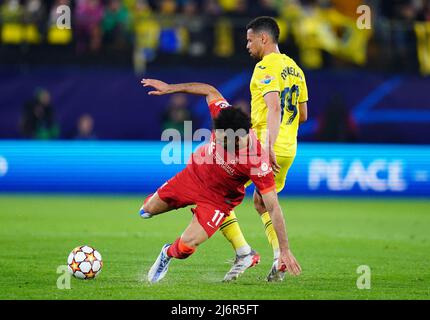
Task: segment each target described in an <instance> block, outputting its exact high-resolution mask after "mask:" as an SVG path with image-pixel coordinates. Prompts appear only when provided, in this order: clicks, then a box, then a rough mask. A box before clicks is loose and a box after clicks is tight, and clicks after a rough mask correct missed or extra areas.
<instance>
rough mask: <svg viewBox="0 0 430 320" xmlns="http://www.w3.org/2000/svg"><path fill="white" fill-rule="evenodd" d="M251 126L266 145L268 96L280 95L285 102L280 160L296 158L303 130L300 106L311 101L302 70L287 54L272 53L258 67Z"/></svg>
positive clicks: (277, 148)
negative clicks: (300, 121)
mask: <svg viewBox="0 0 430 320" xmlns="http://www.w3.org/2000/svg"><path fill="white" fill-rule="evenodd" d="M250 90H251V122H252V128H253V129H254V131H255V133H256V134H257V137H258V139H259V140H260V142H261V143H262V144H263V145H264V144H265V141H266V135H267V112H268V108H267V106H266V103H265V102H264V95H266V94H267V93H269V92H278V93H279V96H280V99H281V125H280V128H279V135H278V138H277V139H276V141H275V146H274V151H275V153H276V155H277V156H284V157H294V156H295V155H296V150H297V132H298V129H299V116H300V110H299V104H300V103H304V102H307V101H308V89H307V87H306V80H305V75H304V73H303V71H302V69H300V68H299V66H298V65H297V64H296V63H295V62H294V60H293V59H291V58H290V57H288V56H287V55H285V54H281V53H270V54H268V55H266V56H265V57H264V58H263V59H262V60H261V61H260V62H258V63H257V64H256V66H255V69H254V73H253V75H252V78H251V83H250Z"/></svg>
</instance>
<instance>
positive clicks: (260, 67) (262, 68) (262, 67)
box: [257, 66, 266, 70]
mask: <svg viewBox="0 0 430 320" xmlns="http://www.w3.org/2000/svg"><path fill="white" fill-rule="evenodd" d="M257 68H259V69H261V70H264V69H266V67H264V66H258V67H257Z"/></svg>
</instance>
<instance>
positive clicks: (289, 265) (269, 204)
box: [262, 190, 302, 276]
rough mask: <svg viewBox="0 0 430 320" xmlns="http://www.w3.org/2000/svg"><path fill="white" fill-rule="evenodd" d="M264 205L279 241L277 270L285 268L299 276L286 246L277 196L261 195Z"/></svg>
mask: <svg viewBox="0 0 430 320" xmlns="http://www.w3.org/2000/svg"><path fill="white" fill-rule="evenodd" d="M262 197H263V201H264V205H265V206H266V209H267V211H268V212H269V215H270V218H271V219H272V224H273V228H274V229H275V232H276V235H277V236H278V241H279V250H280V254H279V266H278V268H279V269H283V268H285V269H286V270H287V271H288V272H289V273H290V274H292V275H295V276H297V275H299V274H300V273H301V271H302V269H301V267H300V264H299V263H298V262H297V260H296V258H295V257H294V255H293V253H292V252H291V250H290V248H289V245H288V238H287V230H286V227H285V221H284V215H283V214H282V209H281V206H280V205H279V201H278V195H277V193H276V191H275V190H273V191H270V192H268V193H266V194H263V195H262Z"/></svg>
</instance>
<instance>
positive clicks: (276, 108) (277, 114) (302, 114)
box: [220, 17, 308, 281]
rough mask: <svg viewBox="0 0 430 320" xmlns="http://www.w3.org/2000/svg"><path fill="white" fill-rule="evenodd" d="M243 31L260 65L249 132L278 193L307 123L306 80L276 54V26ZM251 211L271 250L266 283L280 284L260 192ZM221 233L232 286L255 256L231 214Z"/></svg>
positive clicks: (262, 24)
mask: <svg viewBox="0 0 430 320" xmlns="http://www.w3.org/2000/svg"><path fill="white" fill-rule="evenodd" d="M246 30H247V46H246V48H247V49H248V51H249V53H250V55H251V56H252V57H253V58H255V59H257V60H260V61H259V62H258V63H257V64H256V66H255V68H254V73H253V75H252V79H251V83H250V90H251V122H252V128H253V130H254V131H255V132H256V134H257V137H258V139H259V140H260V142H261V144H262V145H264V146H265V147H266V150H268V152H269V155H270V162H271V164H272V167H273V170H274V171H275V174H276V175H275V183H276V191H277V192H280V191H281V190H282V189H283V188H284V186H285V181H286V177H287V173H288V170H289V169H290V167H291V165H292V164H293V161H294V158H295V156H296V149H297V132H298V128H299V124H300V123H302V122H304V121H306V120H307V101H308V90H307V87H306V80H305V76H304V73H303V71H302V70H301V69H300V68H299V66H298V65H297V64H296V63H295V62H294V60H293V59H291V58H290V57H288V56H287V55H285V54H282V53H280V51H279V48H278V39H279V26H278V24H277V22H276V20H275V19H273V18H271V17H258V18H256V19H254V20H253V21H251V22H250V23H249V24H248V25H247V27H246ZM254 206H255V209H256V210H257V211H258V213H259V214H260V217H261V220H262V222H263V224H264V228H265V233H266V236H267V238H268V240H269V243H270V244H271V246H272V248H273V255H274V262H273V264H272V268H271V270H270V272H269V274H268V276H267V280H268V281H282V280H283V279H284V276H285V271H283V270H279V269H278V268H277V265H278V258H279V242H278V239H277V237H276V233H275V230H274V228H273V225H272V221H271V219H270V216H269V214H268V212H267V210H266V208H265V206H264V203H263V201H262V197H261V194H259V193H258V190H256V191H254ZM220 229H221V231H222V233H223V234H224V236H225V237H226V238H227V240H229V241H230V242H231V244H232V246H233V248H234V249H235V251H236V260H235V262H234V264H233V266H232V268H231V269H230V271H229V272H228V273H227V274H226V275H225V277H224V281H231V280H234V279H237V277H238V276H239V275H240V274H242V273H243V272H244V271H245V270H246V269H248V268H250V267H252V266H253V265H255V264H256V263H258V261H259V256H258V254H257V253H256V252H255V251H254V250H252V248H251V247H250V246H249V244H248V243H247V241H246V240H245V238H244V236H243V234H242V231H241V229H240V227H239V223H238V221H237V218H236V216H235V214H234V213H232V214H230V216H229V217H228V218H227V219H226V220H225V221H224V222H223V224H222V225H221V227H220Z"/></svg>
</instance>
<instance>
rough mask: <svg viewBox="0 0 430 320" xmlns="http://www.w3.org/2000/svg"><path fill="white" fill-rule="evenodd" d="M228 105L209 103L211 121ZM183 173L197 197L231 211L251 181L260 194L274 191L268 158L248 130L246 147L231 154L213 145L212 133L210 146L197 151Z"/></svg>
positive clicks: (218, 101)
mask: <svg viewBox="0 0 430 320" xmlns="http://www.w3.org/2000/svg"><path fill="white" fill-rule="evenodd" d="M229 107H230V105H229V104H228V102H227V101H226V100H224V99H222V100H217V101H213V102H211V103H209V111H210V114H211V116H212V118H215V117H216V116H217V115H218V113H219V112H220V111H221V110H222V109H223V108H229ZM186 170H187V171H188V172H189V175H190V177H191V178H192V180H193V181H194V183H195V184H196V187H197V189H199V190H200V192H199V193H200V197H203V198H206V199H207V200H208V201H211V202H217V203H224V204H226V205H227V206H228V207H230V208H233V207H235V206H237V205H238V204H240V203H241V202H242V200H243V198H244V196H245V186H244V185H245V183H247V182H248V181H249V180H251V181H252V182H253V183H254V185H255V186H256V187H257V189H258V190H259V192H260V193H261V194H264V193H267V192H269V191H272V190H275V181H274V176H273V171H272V168H271V166H270V162H269V157H268V155H267V153H266V152H265V151H264V149H263V148H262V146H261V144H260V141H258V139H257V137H256V135H255V133H254V132H253V131H252V129H251V130H250V131H249V140H248V145H247V146H246V147H244V148H242V149H240V150H238V151H236V152H235V153H234V154H232V153H228V152H227V151H226V150H224V148H223V147H222V146H221V145H220V144H218V143H217V142H216V139H215V133H214V132H212V135H211V140H210V143H208V144H205V145H203V146H201V147H199V148H198V149H197V150H196V151H195V152H194V153H193V154H192V155H191V159H190V163H189V164H188V165H187V167H186Z"/></svg>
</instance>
